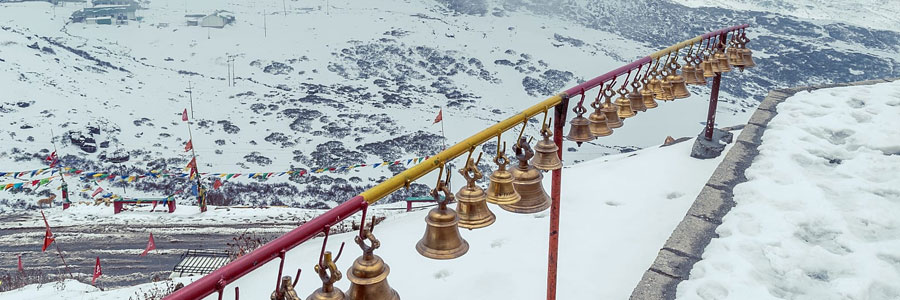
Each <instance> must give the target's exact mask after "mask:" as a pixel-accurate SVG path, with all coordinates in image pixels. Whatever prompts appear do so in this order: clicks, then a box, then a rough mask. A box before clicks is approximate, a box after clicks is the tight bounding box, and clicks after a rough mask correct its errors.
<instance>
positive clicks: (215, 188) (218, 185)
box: [213, 178, 222, 190]
mask: <svg viewBox="0 0 900 300" xmlns="http://www.w3.org/2000/svg"><path fill="white" fill-rule="evenodd" d="M220 187H222V181H221V180H219V179H218V178H216V182H215V183H213V189H214V190H218V189H219V188H220Z"/></svg>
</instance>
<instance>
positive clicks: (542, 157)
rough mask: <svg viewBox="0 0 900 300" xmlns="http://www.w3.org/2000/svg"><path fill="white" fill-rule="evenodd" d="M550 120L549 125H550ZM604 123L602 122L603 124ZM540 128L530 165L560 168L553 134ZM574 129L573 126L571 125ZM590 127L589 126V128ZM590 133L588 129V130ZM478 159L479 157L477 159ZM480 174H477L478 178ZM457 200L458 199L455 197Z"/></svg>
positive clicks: (544, 127)
mask: <svg viewBox="0 0 900 300" xmlns="http://www.w3.org/2000/svg"><path fill="white" fill-rule="evenodd" d="M552 122H553V121H552V119H551V123H552ZM605 123H606V121H604V124H605ZM542 127H543V128H541V136H543V137H544V139H542V140H541V141H540V142H538V143H537V145H535V146H534V152H535V154H534V158H532V159H531V165H532V166H534V167H535V168H537V169H538V170H541V171H553V170H559V169H560V168H562V160H560V159H559V146H557V145H556V143H554V142H553V141H551V140H550V137H551V136H553V133H552V132H550V129H549V128H547V125H546V124H544V126H542ZM572 127H575V125H572ZM589 127H590V126H589ZM588 131H590V129H588ZM479 158H480V157H479ZM480 175H481V173H479V176H480ZM456 198H457V199H459V197H456Z"/></svg>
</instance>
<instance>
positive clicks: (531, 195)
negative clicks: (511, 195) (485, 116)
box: [500, 137, 550, 214]
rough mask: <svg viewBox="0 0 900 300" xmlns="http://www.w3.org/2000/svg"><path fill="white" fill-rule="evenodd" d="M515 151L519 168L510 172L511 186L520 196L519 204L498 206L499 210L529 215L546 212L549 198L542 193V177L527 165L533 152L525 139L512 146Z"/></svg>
mask: <svg viewBox="0 0 900 300" xmlns="http://www.w3.org/2000/svg"><path fill="white" fill-rule="evenodd" d="M513 150H515V151H516V158H517V159H518V160H519V166H518V167H516V168H515V169H513V170H512V174H513V178H515V181H513V185H514V186H515V187H516V192H518V193H519V195H521V196H522V200H519V202H516V203H513V204H508V205H500V208H503V209H505V210H508V211H511V212H515V213H523V214H530V213H536V212H540V211H543V210H546V209H547V208H549V207H550V196H548V195H547V192H545V191H544V185H543V183H542V182H543V179H544V175H543V174H541V171H538V170H537V169H535V168H534V167H532V166H530V165H528V160H529V159H531V157H533V156H534V151H532V150H531V147H530V146H528V141H527V140H526V139H525V137H522V138H520V139H519V142H518V143H516V145H514V146H513Z"/></svg>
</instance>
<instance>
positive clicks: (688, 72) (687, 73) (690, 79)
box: [681, 65, 697, 85]
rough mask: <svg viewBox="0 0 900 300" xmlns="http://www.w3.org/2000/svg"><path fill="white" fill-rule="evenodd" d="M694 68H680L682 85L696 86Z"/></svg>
mask: <svg viewBox="0 0 900 300" xmlns="http://www.w3.org/2000/svg"><path fill="white" fill-rule="evenodd" d="M694 70H695V69H694V66H691V65H686V66H684V67H682V68H681V76H682V77H684V84H690V85H695V84H697V75H696V74H694Z"/></svg>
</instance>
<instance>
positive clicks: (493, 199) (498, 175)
mask: <svg viewBox="0 0 900 300" xmlns="http://www.w3.org/2000/svg"><path fill="white" fill-rule="evenodd" d="M499 143H500V142H499V141H498V142H497V148H500V144H499ZM494 163H496V164H497V166H499V168H498V169H497V171H494V173H492V174H491V177H490V178H491V183H490V184H489V185H488V190H487V202H490V203H494V204H513V203H516V202H519V200H520V199H522V197H521V196H519V193H516V188H515V186H513V181H514V180H515V179H514V178H513V175H512V173H510V172H509V171H507V170H506V165H508V164H509V159H507V158H506V142H503V149H498V150H497V157H494Z"/></svg>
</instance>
